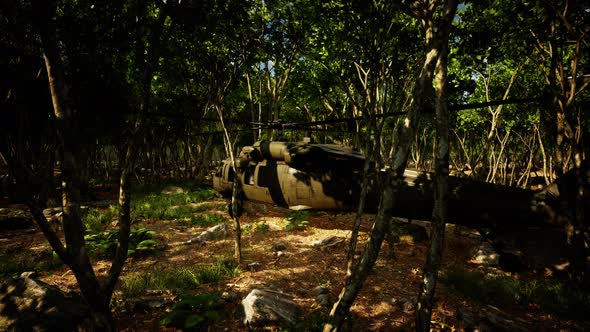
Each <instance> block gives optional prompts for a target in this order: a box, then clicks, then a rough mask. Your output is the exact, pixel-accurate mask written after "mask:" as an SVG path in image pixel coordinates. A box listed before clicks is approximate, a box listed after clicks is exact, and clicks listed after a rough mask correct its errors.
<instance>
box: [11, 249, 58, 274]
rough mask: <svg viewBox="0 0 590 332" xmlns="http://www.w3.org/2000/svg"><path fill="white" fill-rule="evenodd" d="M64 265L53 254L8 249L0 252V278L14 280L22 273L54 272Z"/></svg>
mask: <svg viewBox="0 0 590 332" xmlns="http://www.w3.org/2000/svg"><path fill="white" fill-rule="evenodd" d="M63 266H64V263H63V262H62V261H61V259H60V258H59V257H58V256H57V254H55V253H54V252H49V251H45V252H41V253H37V252H34V251H32V250H28V249H18V250H13V249H8V250H3V251H1V252H0V278H16V277H18V276H20V274H21V273H23V272H29V271H35V272H48V271H55V270H58V269H60V268H62V267H63Z"/></svg>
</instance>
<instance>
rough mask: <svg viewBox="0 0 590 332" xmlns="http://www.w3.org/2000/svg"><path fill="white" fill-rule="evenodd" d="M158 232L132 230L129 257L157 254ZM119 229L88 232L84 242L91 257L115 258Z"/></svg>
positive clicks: (142, 229)
mask: <svg viewBox="0 0 590 332" xmlns="http://www.w3.org/2000/svg"><path fill="white" fill-rule="evenodd" d="M155 235H156V232H154V231H150V230H148V229H146V228H136V229H132V230H131V232H130V234H129V248H128V250H127V254H128V255H129V256H142V255H152V254H155V253H157V251H158V250H157V245H158V240H156V239H155V238H154V236H155ZM118 237H119V229H109V230H105V231H96V230H87V231H86V235H85V236H84V240H86V248H87V249H88V252H89V253H90V254H91V255H95V256H98V257H113V256H114V254H115V250H116V249H117V244H118Z"/></svg>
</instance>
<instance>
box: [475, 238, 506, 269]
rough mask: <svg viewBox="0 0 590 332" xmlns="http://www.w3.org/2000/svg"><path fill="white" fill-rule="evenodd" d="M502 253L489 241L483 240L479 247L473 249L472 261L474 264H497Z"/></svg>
mask: <svg viewBox="0 0 590 332" xmlns="http://www.w3.org/2000/svg"><path fill="white" fill-rule="evenodd" d="M499 259H500V255H498V253H496V251H494V248H493V247H492V246H491V245H490V244H489V243H487V242H482V244H481V245H480V246H479V247H476V248H475V249H474V250H473V255H472V257H471V260H470V262H471V263H474V264H481V265H489V266H496V265H498V262H499Z"/></svg>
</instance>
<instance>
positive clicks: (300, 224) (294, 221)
mask: <svg viewBox="0 0 590 332" xmlns="http://www.w3.org/2000/svg"><path fill="white" fill-rule="evenodd" d="M285 221H286V222H287V225H286V226H285V230H286V231H287V232H289V231H292V230H296V229H305V228H307V226H308V225H309V212H307V211H291V212H289V216H288V217H287V218H286V219H285Z"/></svg>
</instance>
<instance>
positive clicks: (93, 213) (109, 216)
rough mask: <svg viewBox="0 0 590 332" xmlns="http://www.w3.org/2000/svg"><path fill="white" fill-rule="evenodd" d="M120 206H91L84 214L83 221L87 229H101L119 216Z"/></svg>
mask: <svg viewBox="0 0 590 332" xmlns="http://www.w3.org/2000/svg"><path fill="white" fill-rule="evenodd" d="M118 211H119V208H118V207H117V206H116V205H111V206H109V207H108V208H106V209H96V208H90V209H88V211H87V212H86V213H85V214H84V215H83V216H82V223H83V224H84V226H85V227H86V229H87V230H100V229H102V228H104V226H107V225H109V224H111V223H112V222H113V221H115V220H117V218H118Z"/></svg>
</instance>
